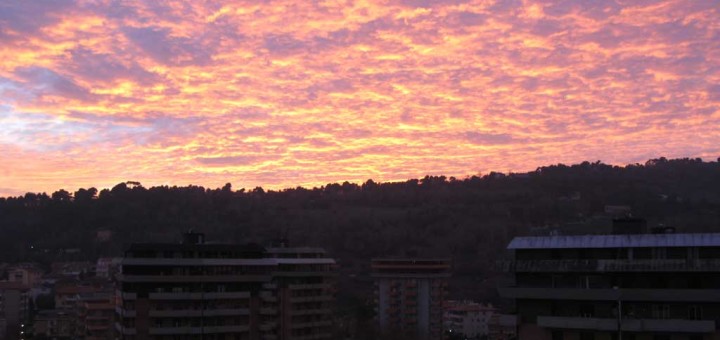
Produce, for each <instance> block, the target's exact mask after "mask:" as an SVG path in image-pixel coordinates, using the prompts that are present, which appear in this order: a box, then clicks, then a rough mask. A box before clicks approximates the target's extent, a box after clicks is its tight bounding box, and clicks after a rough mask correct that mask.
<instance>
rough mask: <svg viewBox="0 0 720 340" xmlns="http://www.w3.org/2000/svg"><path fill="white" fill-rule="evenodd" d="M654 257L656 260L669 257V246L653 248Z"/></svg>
mask: <svg viewBox="0 0 720 340" xmlns="http://www.w3.org/2000/svg"><path fill="white" fill-rule="evenodd" d="M652 258H653V259H655V260H664V259H667V248H653V249H652Z"/></svg>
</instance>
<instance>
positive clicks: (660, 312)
mask: <svg viewBox="0 0 720 340" xmlns="http://www.w3.org/2000/svg"><path fill="white" fill-rule="evenodd" d="M652 317H653V319H669V318H670V306H669V305H652Z"/></svg>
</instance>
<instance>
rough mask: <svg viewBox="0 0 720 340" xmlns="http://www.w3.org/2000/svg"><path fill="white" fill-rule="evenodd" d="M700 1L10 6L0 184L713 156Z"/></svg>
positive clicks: (712, 61) (248, 178) (328, 176)
mask: <svg viewBox="0 0 720 340" xmlns="http://www.w3.org/2000/svg"><path fill="white" fill-rule="evenodd" d="M719 8H720V3H719V2H718V1H715V0H713V1H692V2H691V1H682V0H674V1H670V0H667V1H653V0H647V1H645V0H644V1H633V2H620V1H602V2H577V1H570V0H566V1H546V0H542V1H541V0H534V1H533V0H523V1H513V0H497V1H494V0H475V1H442V0H441V1H424V0H403V1H352V2H348V1H320V2H314V3H311V2H297V1H289V0H277V1H271V2H268V3H263V4H261V3H258V2H251V1H247V2H227V3H226V2H223V1H210V2H203V3H202V4H201V3H198V2H193V1H186V2H177V1H139V0H136V1H125V2H122V3H116V2H111V1H99V2H85V1H77V0H54V1H33V2H24V1H10V2H7V3H3V4H2V5H0V60H3V61H2V63H0V179H2V182H3V183H2V185H1V186H2V188H3V189H2V191H0V195H9V194H20V193H23V192H25V191H53V190H55V189H57V188H61V187H63V188H67V189H75V188H77V187H88V186H97V187H108V186H112V185H114V184H115V183H117V182H120V181H124V180H139V181H141V182H142V183H143V184H145V185H157V184H180V185H182V184H189V183H193V184H200V185H206V186H210V187H217V186H222V185H223V184H224V183H226V182H233V183H234V184H235V186H236V187H254V186H257V185H261V186H265V187H270V188H282V187H294V186H296V185H305V186H314V185H322V184H325V183H328V182H334V181H345V180H348V181H356V182H359V181H364V180H366V179H368V178H373V179H374V180H379V181H388V180H401V179H406V178H410V177H421V176H424V175H426V174H432V175H436V174H444V175H448V176H459V177H462V176H463V175H468V174H474V173H477V172H487V171H491V170H496V171H524V170H532V169H535V168H536V167H537V166H540V165H545V164H549V163H557V162H565V163H570V162H578V161H582V160H596V159H601V160H604V161H606V162H612V163H629V162H636V161H644V160H645V159H647V158H650V157H656V156H667V157H680V156H682V157H685V156H687V157H712V158H713V159H714V158H715V157H717V156H718V155H720V147H718V145H720V137H719V136H720V135H718V134H717V131H718V130H719V128H720V88H719V87H718V85H717V84H718V83H720V19H719V18H720V10H719Z"/></svg>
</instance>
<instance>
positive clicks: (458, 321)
mask: <svg viewBox="0 0 720 340" xmlns="http://www.w3.org/2000/svg"><path fill="white" fill-rule="evenodd" d="M496 312H497V309H496V308H495V307H493V306H492V305H490V304H488V305H483V304H481V303H477V302H473V301H453V300H450V301H446V302H445V306H444V312H443V326H444V327H445V330H446V331H448V332H450V333H453V334H460V335H462V336H463V338H465V339H479V338H481V337H486V336H487V335H488V334H489V329H488V326H489V324H490V319H491V318H492V316H493V315H494V314H495V313H496Z"/></svg>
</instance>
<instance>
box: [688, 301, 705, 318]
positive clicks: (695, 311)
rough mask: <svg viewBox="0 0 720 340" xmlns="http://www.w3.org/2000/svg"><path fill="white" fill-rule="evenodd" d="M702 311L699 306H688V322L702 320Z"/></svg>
mask: <svg viewBox="0 0 720 340" xmlns="http://www.w3.org/2000/svg"><path fill="white" fill-rule="evenodd" d="M702 314H703V310H702V307H701V306H698V305H690V306H688V319H690V320H702V317H703V316H702Z"/></svg>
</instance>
